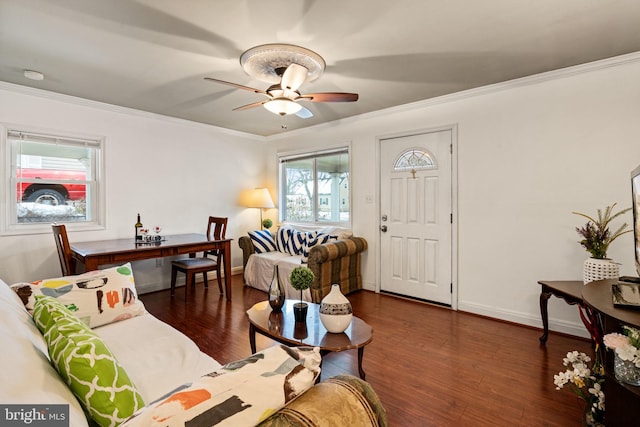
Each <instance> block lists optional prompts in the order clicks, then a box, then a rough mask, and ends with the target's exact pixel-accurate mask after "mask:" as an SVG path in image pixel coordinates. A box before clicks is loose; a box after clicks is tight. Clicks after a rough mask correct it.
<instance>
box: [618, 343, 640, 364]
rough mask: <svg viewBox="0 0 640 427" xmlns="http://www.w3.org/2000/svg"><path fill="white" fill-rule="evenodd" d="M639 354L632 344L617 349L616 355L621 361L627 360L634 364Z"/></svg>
mask: <svg viewBox="0 0 640 427" xmlns="http://www.w3.org/2000/svg"><path fill="white" fill-rule="evenodd" d="M637 352H638V349H637V348H635V347H634V346H632V345H631V344H627V345H622V346H618V347H616V354H617V355H618V356H619V357H620V359H622V360H627V361H629V362H632V361H633V360H634V359H635V357H636V354H637Z"/></svg>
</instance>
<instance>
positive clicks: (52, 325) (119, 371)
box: [33, 295, 144, 426]
mask: <svg viewBox="0 0 640 427" xmlns="http://www.w3.org/2000/svg"><path fill="white" fill-rule="evenodd" d="M33 320H34V322H35V324H36V326H37V327H38V329H39V330H40V332H42V335H43V336H44V338H45V341H46V342H47V347H48V349H49V357H50V358H51V362H52V363H53V365H54V367H55V368H56V370H57V371H58V373H59V374H60V376H61V377H62V378H63V379H64V380H65V382H66V383H67V385H68V386H69V388H70V389H71V391H72V392H73V394H75V395H76V397H77V398H78V400H79V401H80V404H82V406H84V408H85V410H86V411H87V413H89V415H90V416H91V418H92V419H93V420H94V421H95V422H96V423H98V424H99V425H101V426H116V425H118V424H120V423H122V422H123V421H124V420H126V419H127V418H129V417H130V416H131V415H132V414H133V413H134V412H136V411H137V410H138V409H140V408H142V407H143V406H144V402H143V401H142V397H141V396H140V395H139V394H138V392H137V390H136V388H135V386H134V385H133V383H132V382H131V380H130V379H129V376H128V375H127V373H126V372H125V370H124V368H123V367H122V366H121V365H120V364H119V363H118V361H117V360H116V358H115V356H114V355H113V354H112V353H111V351H110V350H109V349H108V348H107V346H106V345H105V344H104V342H103V341H102V340H101V339H100V338H99V337H98V336H97V335H96V334H95V333H94V332H93V331H92V330H91V329H89V327H87V325H85V324H84V323H82V322H81V321H80V320H79V319H78V318H77V317H75V316H74V315H73V314H71V313H70V312H69V310H67V309H66V308H65V307H64V306H63V305H62V304H60V302H58V301H57V300H56V299H55V298H52V297H47V296H40V295H39V296H38V297H36V302H35V308H34V310H33Z"/></svg>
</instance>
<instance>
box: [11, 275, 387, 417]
mask: <svg viewBox="0 0 640 427" xmlns="http://www.w3.org/2000/svg"><path fill="white" fill-rule="evenodd" d="M0 322H2V328H0V342H2V345H3V346H4V351H1V352H0V363H1V364H2V366H4V369H2V370H1V371H0V372H2V373H1V374H0V406H3V407H5V408H8V409H6V411H1V412H2V413H0V425H3V420H6V418H7V417H14V418H13V420H16V419H20V420H22V421H25V422H27V421H33V420H37V419H38V418H37V417H42V416H51V417H53V416H54V415H55V416H56V417H57V418H55V419H58V420H60V419H61V418H60V417H62V420H63V421H67V420H68V424H64V423H63V424H61V425H70V426H73V427H76V426H88V425H113V426H115V425H122V426H145V427H146V426H151V425H158V426H161V425H162V426H175V425H180V426H182V425H187V424H189V425H219V426H243V425H261V426H274V427H275V426H289V425H301V423H304V425H309V426H316V425H317V426H324V425H327V426H328V425H345V424H341V423H343V422H347V424H348V425H361V426H385V425H386V414H385V412H384V408H383V407H382V405H381V404H380V401H379V400H378V397H377V396H376V394H375V392H374V391H373V390H372V389H371V387H370V386H369V384H368V383H366V382H365V381H362V380H360V379H359V378H356V377H352V376H349V375H341V376H337V377H332V378H329V379H326V380H325V381H323V382H320V383H316V382H317V378H318V377H319V373H320V367H319V366H320V360H321V359H320V353H319V349H317V348H315V349H312V348H304V347H300V348H292V349H290V348H288V347H284V346H279V345H278V346H273V347H270V348H267V349H266V350H264V351H262V352H259V353H256V354H253V355H248V356H247V358H245V359H243V360H240V361H234V362H231V363H228V364H226V365H224V366H222V365H221V364H220V363H219V362H218V361H216V360H214V359H213V358H211V357H210V356H208V355H207V354H205V353H203V352H201V351H200V350H199V349H198V347H197V346H196V344H195V343H194V342H193V341H192V340H191V339H189V338H188V337H187V336H186V335H184V334H182V333H181V332H179V331H177V330H176V329H174V328H173V327H171V326H170V325H168V324H166V323H164V322H162V321H160V320H159V319H157V318H156V317H154V316H153V315H151V314H150V313H149V312H147V311H146V310H145V308H144V304H143V303H142V301H141V300H140V299H139V298H138V295H137V292H136V290H135V281H134V279H133V272H132V270H131V266H130V265H129V264H126V265H123V266H118V267H113V268H109V269H105V270H99V271H95V272H88V273H85V274H83V275H80V276H69V277H60V278H55V279H47V280H43V281H37V282H32V283H18V284H13V285H11V286H8V285H7V284H6V283H5V282H3V281H2V280H0ZM14 405H16V406H14ZM59 405H61V406H59ZM60 411H62V412H60ZM3 417H4V418H3ZM16 417H18V418H16ZM20 417H22V418H20ZM34 417H35V418H34ZM52 419H53V418H52ZM34 425H38V424H34Z"/></svg>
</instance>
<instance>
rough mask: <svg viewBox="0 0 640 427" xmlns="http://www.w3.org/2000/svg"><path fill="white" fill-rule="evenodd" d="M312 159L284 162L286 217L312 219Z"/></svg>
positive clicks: (296, 219)
mask: <svg viewBox="0 0 640 427" xmlns="http://www.w3.org/2000/svg"><path fill="white" fill-rule="evenodd" d="M313 165H314V161H313V159H301V160H292V161H287V162H285V163H284V167H283V173H284V175H285V181H284V182H285V194H284V197H285V202H286V213H285V215H286V217H285V218H286V219H287V220H288V221H313V206H312V201H313V194H314V179H313Z"/></svg>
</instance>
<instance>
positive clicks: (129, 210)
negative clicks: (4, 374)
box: [0, 84, 268, 292]
mask: <svg viewBox="0 0 640 427" xmlns="http://www.w3.org/2000/svg"><path fill="white" fill-rule="evenodd" d="M0 122H2V123H5V124H6V123H10V124H19V125H25V126H37V127H40V128H47V129H51V130H54V131H55V130H57V131H60V132H62V133H64V132H71V133H84V134H93V135H102V136H104V137H106V142H105V155H106V177H107V228H106V230H102V231H84V232H70V233H69V239H70V240H71V241H84V240H101V239H110V238H118V237H131V236H133V234H134V229H133V225H134V223H135V220H136V214H137V213H138V212H139V213H140V214H141V216H142V221H143V224H145V225H147V226H149V227H151V226H153V225H160V226H162V227H163V233H165V234H173V233H184V232H199V233H204V232H205V231H206V223H207V218H208V217H209V215H215V216H228V217H229V228H228V231H227V237H230V238H234V239H236V241H234V242H233V243H232V266H233V267H234V268H235V269H236V270H238V269H239V268H240V267H241V266H242V253H241V251H240V248H239V247H238V245H237V238H238V237H239V236H241V235H243V234H245V233H246V232H247V231H248V230H249V229H253V228H255V227H256V225H255V224H257V223H258V222H259V214H258V212H257V211H256V210H255V209H247V208H243V207H241V206H238V203H237V199H238V195H239V193H240V192H241V191H242V190H244V189H248V188H254V187H257V186H262V185H264V183H265V179H266V168H267V164H266V162H265V160H264V159H265V156H266V154H265V153H267V152H268V148H267V147H266V144H265V142H264V140H263V138H258V137H254V136H251V135H246V134H241V133H238V132H232V131H227V130H223V129H219V128H215V127H212V126H208V125H201V124H197V123H192V122H187V121H183V120H175V119H169V118H167V117H162V116H157V115H152V114H146V113H142V112H138V111H134V110H129V109H123V108H118V107H113V106H108V105H105V104H99V103H93V102H89V101H84V100H79V99H74V98H71V97H63V96H59V95H54V94H50V93H47V92H42V91H34V90H29V89H27V88H21V87H19V86H14V85H9V84H2V85H0ZM4 172H5V171H3V173H4ZM0 191H2V197H4V192H5V191H6V189H4V188H3V189H1V190H0ZM169 264H170V263H169V262H168V260H166V259H165V260H163V262H162V265H161V266H156V262H155V261H154V260H151V261H140V262H137V263H136V266H135V272H136V280H137V285H138V286H139V287H140V290H141V291H142V292H146V291H149V290H153V289H159V288H162V287H168V281H169V272H170V265H169ZM59 275H60V266H59V264H58V259H57V255H56V252H55V245H54V241H53V237H52V235H51V234H50V233H47V234H37V235H21V236H0V278H2V279H3V280H4V281H6V282H7V283H14V282H17V281H32V280H37V279H41V278H46V277H55V276H59Z"/></svg>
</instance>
